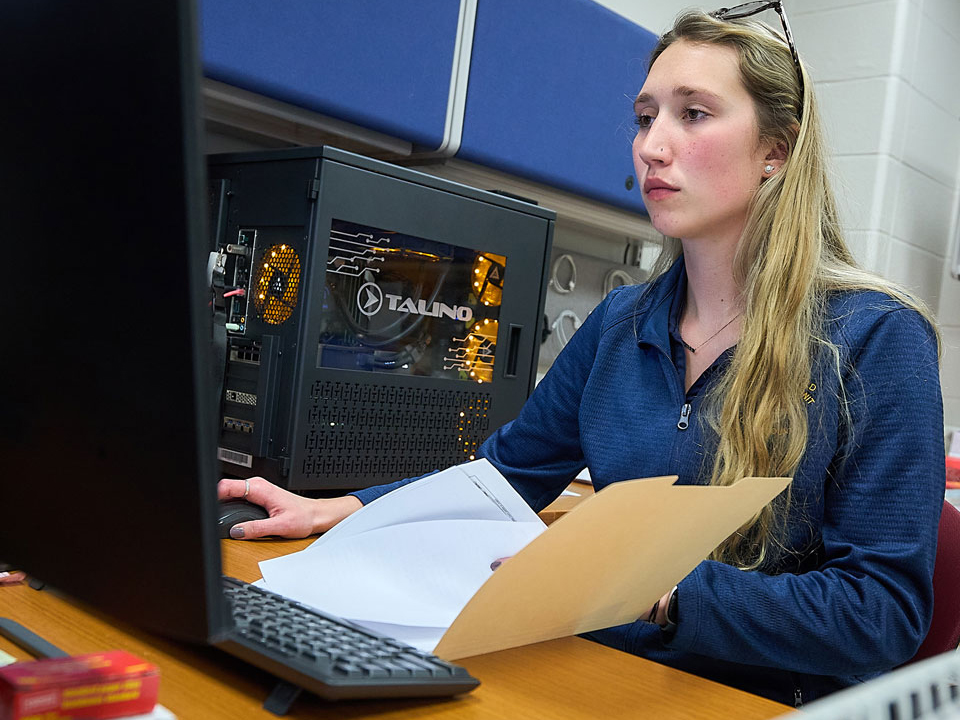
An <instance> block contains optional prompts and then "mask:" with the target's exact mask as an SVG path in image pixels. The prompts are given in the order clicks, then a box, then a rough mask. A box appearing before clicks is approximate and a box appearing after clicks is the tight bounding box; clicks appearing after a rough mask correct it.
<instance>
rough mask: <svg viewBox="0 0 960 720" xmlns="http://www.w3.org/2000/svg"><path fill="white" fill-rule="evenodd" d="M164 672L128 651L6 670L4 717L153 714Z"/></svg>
mask: <svg viewBox="0 0 960 720" xmlns="http://www.w3.org/2000/svg"><path fill="white" fill-rule="evenodd" d="M159 688H160V671H159V670H158V669H157V667H156V666H155V665H152V664H151V663H148V662H145V661H144V660H141V659H140V658H138V657H137V656H136V655H131V654H130V653H128V652H126V651H124V650H110V651H109V652H101V653H89V654H87V655H75V656H73V657H68V658H51V659H49V660H30V661H26V662H17V663H13V664H12V665H7V666H6V667H2V668H0V720H31V719H36V720H41V718H42V720H60V719H61V718H62V719H63V720H67V719H68V718H114V717H122V716H124V715H140V714H144V713H148V712H151V711H152V710H153V706H154V705H156V703H157V691H158V690H159Z"/></svg>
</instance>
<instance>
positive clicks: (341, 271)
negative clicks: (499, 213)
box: [317, 219, 507, 384]
mask: <svg viewBox="0 0 960 720" xmlns="http://www.w3.org/2000/svg"><path fill="white" fill-rule="evenodd" d="M331 225H332V227H331V230H330V240H329V246H328V252H327V263H326V282H325V287H324V291H323V301H322V304H323V312H322V314H321V316H320V324H321V327H320V337H319V344H318V348H317V367H326V368H338V369H343V370H362V371H370V372H380V373H390V374H394V375H411V376H426V377H433V378H444V379H449V380H461V381H464V382H470V383H477V384H483V383H484V382H488V383H489V382H490V381H491V380H492V378H493V372H494V356H495V353H496V345H497V332H498V328H499V320H500V305H501V298H502V294H503V288H504V276H505V273H506V264H507V259H506V257H504V256H503V255H497V254H495V253H491V252H484V251H482V250H474V249H469V248H465V247H460V246H458V245H454V244H451V243H440V242H435V241H433V240H426V239H423V238H420V237H416V236H413V235H407V234H404V233H400V232H393V231H389V230H383V229H380V228H375V227H370V226H367V225H361V224H357V223H351V222H346V221H343V220H339V219H334V220H333V222H332V224H331Z"/></svg>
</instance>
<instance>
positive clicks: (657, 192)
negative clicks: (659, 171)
mask: <svg viewBox="0 0 960 720" xmlns="http://www.w3.org/2000/svg"><path fill="white" fill-rule="evenodd" d="M677 192H680V191H679V190H678V189H676V188H668V187H664V186H662V185H661V186H660V187H654V188H650V189H649V190H647V192H646V196H647V199H648V200H664V199H666V198H668V197H670V196H671V195H673V194H674V193H677Z"/></svg>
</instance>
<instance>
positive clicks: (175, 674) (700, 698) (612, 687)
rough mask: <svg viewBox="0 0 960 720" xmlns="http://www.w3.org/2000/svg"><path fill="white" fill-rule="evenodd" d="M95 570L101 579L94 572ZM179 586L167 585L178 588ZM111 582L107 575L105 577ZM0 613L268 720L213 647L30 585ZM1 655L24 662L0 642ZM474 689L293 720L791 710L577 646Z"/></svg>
mask: <svg viewBox="0 0 960 720" xmlns="http://www.w3.org/2000/svg"><path fill="white" fill-rule="evenodd" d="M309 542H310V541H309V540H275V541H274V540H271V541H263V542H256V541H254V542H242V541H233V540H225V541H223V559H224V572H225V573H226V574H228V575H233V576H234V577H238V578H240V579H242V580H247V581H252V580H255V579H257V578H258V577H259V576H260V573H259V570H258V568H257V562H258V561H260V560H264V559H266V558H268V557H276V556H278V555H284V554H287V553H289V552H294V551H296V550H300V549H302V548H303V547H305V546H306V545H307V544H308V543H309ZM91 572H96V569H95V568H91ZM176 580H177V579H176V578H170V581H171V582H176ZM104 582H109V578H104ZM0 616H4V617H9V618H12V619H13V620H16V621H18V622H20V623H22V624H23V625H25V626H27V627H28V628H30V629H31V630H33V631H34V632H36V633H38V634H39V635H41V636H42V637H43V638H45V639H46V640H49V641H50V642H52V643H53V644H54V645H57V646H59V647H60V648H62V649H63V650H65V651H67V652H69V653H71V654H79V653H85V652H94V651H97V650H107V649H113V648H123V649H126V650H129V651H131V652H133V653H135V654H137V655H139V656H141V657H143V658H145V659H147V660H149V661H150V662H153V663H155V664H156V665H158V666H159V667H160V670H161V674H162V680H161V684H160V702H161V703H162V704H163V705H165V706H166V707H168V708H169V709H170V710H172V711H173V712H174V713H175V714H176V715H177V717H178V718H180V720H194V719H198V720H219V719H220V718H222V719H223V720H238V719H240V718H271V717H275V716H273V715H271V714H270V713H268V712H267V711H265V710H263V709H262V708H261V707H260V705H261V703H262V702H263V699H264V698H265V697H266V695H267V693H268V692H269V691H270V689H271V687H272V682H271V679H270V677H269V676H268V675H267V674H266V673H263V672H261V671H260V670H257V669H256V668H253V667H251V666H249V665H246V664H245V663H242V662H240V661H239V660H236V659H234V658H232V657H230V656H229V655H226V654H225V653H222V652H220V651H218V650H215V649H213V648H196V647H189V646H185V645H181V644H177V643H174V642H171V641H169V640H164V639H161V638H158V637H156V636H152V635H148V634H146V633H144V632H142V631H140V630H138V629H136V628H131V627H128V626H127V627H117V626H115V624H114V622H113V621H112V620H111V619H110V618H108V617H105V616H103V615H100V614H98V613H97V612H95V611H90V610H89V609H82V608H80V607H78V606H77V605H75V604H73V603H71V602H68V601H66V600H64V599H61V598H60V597H58V596H57V595H55V594H54V593H52V592H49V591H41V592H37V591H35V590H32V589H30V588H29V587H27V586H26V585H18V586H8V587H3V586H0ZM0 650H4V651H6V652H8V653H10V654H11V655H13V656H14V657H17V658H23V659H27V658H28V655H27V654H26V653H25V652H24V651H22V650H20V649H19V648H17V647H16V646H14V645H12V644H11V643H10V642H9V641H7V640H6V639H4V638H0ZM459 662H460V664H462V665H464V666H465V667H466V668H467V669H468V670H469V671H470V673H471V674H472V675H474V676H475V677H477V678H479V679H480V681H481V685H480V687H479V688H477V689H476V690H474V691H473V692H472V693H469V694H467V695H464V696H462V697H458V698H453V699H449V700H440V701H437V700H431V701H425V700H391V701H355V702H345V703H326V702H324V701H322V700H320V699H319V698H317V697H315V696H313V695H307V694H305V695H304V696H303V697H301V698H300V699H299V700H298V701H297V702H296V703H295V704H294V706H293V709H292V710H291V713H290V715H289V717H291V718H360V717H373V718H384V719H387V718H396V719H398V720H399V719H401V718H402V719H409V718H430V719H431V720H433V719H437V720H440V719H443V718H456V719H457V720H473V719H480V718H497V719H502V718H510V719H511V720H514V719H527V718H529V719H531V720H534V719H540V718H542V719H543V720H556V718H584V719H587V718H589V719H590V720H595V719H596V718H608V719H610V720H614V719H615V718H635V717H649V718H657V719H658V720H670V719H671V718H677V719H683V720H693V719H694V718H721V719H722V718H730V719H731V720H734V719H736V720H751V719H752V718H757V719H758V720H759V719H760V718H771V717H775V716H777V715H780V714H781V713H783V712H786V711H787V710H789V708H787V707H786V706H784V705H779V704H777V703H775V702H772V701H770V700H765V699H763V698H759V697H756V696H754V695H749V694H747V693H744V692H741V691H739V690H734V689H732V688H729V687H726V686H723V685H719V684H717V683H713V682H710V681H708V680H703V679H702V678H698V677H695V676H693V675H688V674H686V673H682V672H679V671H677V670H673V669H671V668H668V667H664V666H662V665H658V664H657V663H653V662H650V661H648V660H644V659H642V658H639V657H635V656H633V655H628V654H626V653H622V652H619V651H617V650H612V649H610V648H607V647H604V646H602V645H598V644H596V643H593V642H590V641H588V640H583V639H581V638H565V639H563V640H554V641H550V642H545V643H539V644H537V645H531V646H528V647H523V648H515V649H513V650H505V651H502V652H498V653H491V654H489V655H482V656H479V657H475V658H468V659H465V660H462V661H459Z"/></svg>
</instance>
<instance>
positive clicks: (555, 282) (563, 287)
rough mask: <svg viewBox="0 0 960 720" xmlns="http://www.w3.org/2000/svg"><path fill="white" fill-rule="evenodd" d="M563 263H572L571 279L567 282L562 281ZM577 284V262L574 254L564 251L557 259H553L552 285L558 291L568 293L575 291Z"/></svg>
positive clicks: (551, 270) (563, 293) (562, 293)
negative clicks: (561, 268)
mask: <svg viewBox="0 0 960 720" xmlns="http://www.w3.org/2000/svg"><path fill="white" fill-rule="evenodd" d="M563 263H568V264H569V265H570V279H569V280H567V282H566V284H563V283H561V282H560V277H559V274H560V266H561V265H562V264H563ZM576 286H577V263H576V261H574V259H573V256H572V255H569V254H567V253H564V254H563V255H561V256H560V257H558V258H557V259H556V260H554V261H553V266H552V267H551V269H550V287H552V288H553V289H554V290H555V291H556V292H558V293H560V294H561V295H568V294H570V293H572V292H573V289H574V288H575V287H576Z"/></svg>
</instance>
